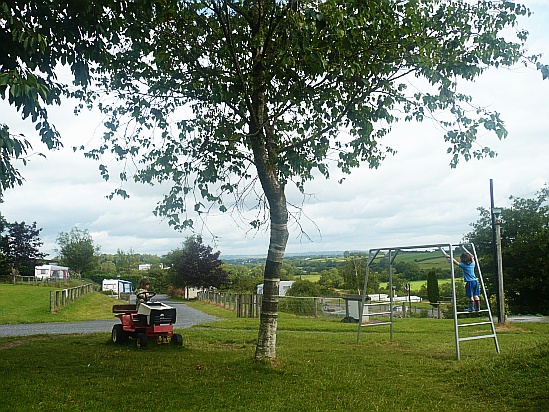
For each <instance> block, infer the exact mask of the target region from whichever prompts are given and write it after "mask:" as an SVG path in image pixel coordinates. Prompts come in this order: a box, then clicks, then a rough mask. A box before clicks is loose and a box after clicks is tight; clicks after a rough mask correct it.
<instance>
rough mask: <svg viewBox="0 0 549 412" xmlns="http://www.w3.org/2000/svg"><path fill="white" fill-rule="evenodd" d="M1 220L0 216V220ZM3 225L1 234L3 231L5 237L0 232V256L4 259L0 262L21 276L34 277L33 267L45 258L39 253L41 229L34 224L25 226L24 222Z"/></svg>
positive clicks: (43, 254)
mask: <svg viewBox="0 0 549 412" xmlns="http://www.w3.org/2000/svg"><path fill="white" fill-rule="evenodd" d="M2 219H3V218H2V217H1V216H0V220H2ZM0 223H1V222H0ZM4 224H5V225H4V228H3V230H2V232H4V231H5V235H3V233H2V232H0V237H1V238H2V239H1V240H0V247H1V248H2V250H1V251H0V254H2V255H3V256H4V258H3V259H0V260H3V263H4V265H6V264H7V265H8V266H9V267H10V268H11V269H14V270H15V271H16V272H17V273H18V274H19V275H21V276H34V267H35V266H36V265H38V264H39V263H40V261H41V260H42V259H43V258H44V257H45V256H46V254H45V253H42V252H40V246H42V241H41V240H40V232H41V231H42V229H39V228H38V227H36V222H33V223H32V224H31V225H27V224H25V222H21V223H18V222H14V223H6V222H5V221H4ZM4 272H5V271H4Z"/></svg>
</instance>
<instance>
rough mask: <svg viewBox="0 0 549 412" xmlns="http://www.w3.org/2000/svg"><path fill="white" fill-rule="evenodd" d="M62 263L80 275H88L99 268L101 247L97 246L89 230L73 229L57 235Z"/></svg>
mask: <svg viewBox="0 0 549 412" xmlns="http://www.w3.org/2000/svg"><path fill="white" fill-rule="evenodd" d="M57 244H58V245H59V249H58V250H57V252H58V257H59V259H60V260H61V263H63V264H64V265H66V266H68V267H69V268H71V269H72V270H73V271H74V272H76V273H79V274H81V275H82V274H88V273H90V272H91V271H92V270H93V269H95V268H96V267H97V266H98V258H99V251H100V249H101V247H100V246H96V245H95V244H94V242H93V238H92V236H91V235H90V233H89V232H88V230H87V229H78V228H77V227H73V228H72V229H71V231H70V232H60V233H59V234H58V235H57Z"/></svg>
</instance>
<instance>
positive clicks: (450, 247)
mask: <svg viewBox="0 0 549 412" xmlns="http://www.w3.org/2000/svg"><path fill="white" fill-rule="evenodd" d="M448 249H449V250H450V274H451V276H452V305H453V307H454V337H455V341H456V358H457V360H459V359H460V355H459V331H458V315H457V302H456V277H455V272H454V247H453V246H452V245H451V244H449V245H448Z"/></svg>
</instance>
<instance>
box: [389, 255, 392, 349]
mask: <svg viewBox="0 0 549 412" xmlns="http://www.w3.org/2000/svg"><path fill="white" fill-rule="evenodd" d="M391 252H392V251H391V249H389V304H390V305H391V307H390V308H389V312H390V313H389V322H390V325H389V338H390V340H393V271H392V270H391V264H392V263H393V260H392V259H391Z"/></svg>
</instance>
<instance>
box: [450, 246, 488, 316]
mask: <svg viewBox="0 0 549 412" xmlns="http://www.w3.org/2000/svg"><path fill="white" fill-rule="evenodd" d="M446 257H447V258H448V259H450V256H448V255H446ZM459 260H460V262H458V261H457V260H455V259H453V261H454V264H455V265H457V266H459V267H460V268H461V271H462V272H463V280H465V294H466V295H467V298H468V299H469V309H468V312H478V311H479V310H480V297H479V295H480V288H479V286H478V280H477V278H476V276H475V259H474V258H473V255H471V254H470V253H467V252H463V253H462V254H461V255H460V257H459Z"/></svg>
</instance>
